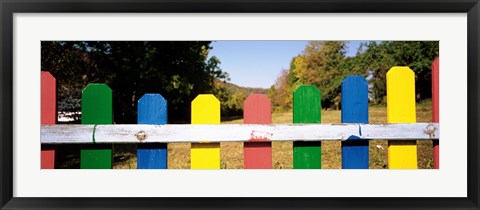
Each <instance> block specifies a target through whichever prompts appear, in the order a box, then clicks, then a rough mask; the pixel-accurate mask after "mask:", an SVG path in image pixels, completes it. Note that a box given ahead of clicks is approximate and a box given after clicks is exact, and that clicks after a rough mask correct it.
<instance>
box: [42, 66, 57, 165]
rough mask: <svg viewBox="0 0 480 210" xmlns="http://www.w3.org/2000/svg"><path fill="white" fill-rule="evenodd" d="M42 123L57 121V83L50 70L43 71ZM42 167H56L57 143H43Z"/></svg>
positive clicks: (54, 122)
mask: <svg viewBox="0 0 480 210" xmlns="http://www.w3.org/2000/svg"><path fill="white" fill-rule="evenodd" d="M41 77H42V78H41V88H40V89H41V124H42V125H53V124H56V123H57V84H56V79H55V77H53V76H52V74H50V72H47V71H42V73H41ZM40 165H41V166H40V168H41V169H54V168H55V145H44V144H42V145H41V164H40Z"/></svg>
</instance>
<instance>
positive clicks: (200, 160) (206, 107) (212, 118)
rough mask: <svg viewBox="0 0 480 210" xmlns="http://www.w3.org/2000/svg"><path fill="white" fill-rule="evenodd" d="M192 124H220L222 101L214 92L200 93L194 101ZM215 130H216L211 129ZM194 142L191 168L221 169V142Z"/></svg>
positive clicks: (191, 152)
mask: <svg viewBox="0 0 480 210" xmlns="http://www.w3.org/2000/svg"><path fill="white" fill-rule="evenodd" d="M191 121H192V124H220V101H218V99H217V98H215V96H214V95H212V94H200V95H198V96H197V97H196V98H195V99H194V100H193V101H192V119H191ZM211 132H215V131H211ZM204 142H205V143H192V144H191V145H192V146H191V149H190V168H191V169H220V143H208V140H207V139H206V140H205V141H204Z"/></svg>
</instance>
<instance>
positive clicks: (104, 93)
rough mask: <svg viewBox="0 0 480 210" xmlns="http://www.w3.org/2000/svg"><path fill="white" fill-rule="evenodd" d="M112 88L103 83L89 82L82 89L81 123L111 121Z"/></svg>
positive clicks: (108, 122) (104, 122)
mask: <svg viewBox="0 0 480 210" xmlns="http://www.w3.org/2000/svg"><path fill="white" fill-rule="evenodd" d="M112 115H113V112H112V89H110V87H108V85H106V84H103V83H90V84H88V85H87V87H85V89H83V91H82V124H111V123H112Z"/></svg>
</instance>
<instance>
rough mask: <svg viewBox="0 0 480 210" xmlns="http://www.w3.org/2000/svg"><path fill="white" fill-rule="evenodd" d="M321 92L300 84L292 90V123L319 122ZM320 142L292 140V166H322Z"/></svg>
mask: <svg viewBox="0 0 480 210" xmlns="http://www.w3.org/2000/svg"><path fill="white" fill-rule="evenodd" d="M321 109H322V104H321V93H320V91H319V90H318V89H317V87H315V86H313V85H304V86H300V87H299V88H297V90H295V92H293V123H320V122H321V118H322V115H321ZM321 146H322V144H321V142H320V141H318V142H302V141H295V142H293V168H294V169H318V168H322V149H321Z"/></svg>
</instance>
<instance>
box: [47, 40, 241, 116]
mask: <svg viewBox="0 0 480 210" xmlns="http://www.w3.org/2000/svg"><path fill="white" fill-rule="evenodd" d="M210 44H211V42H209V41H188V42H187V41H175V42H173V41H100V42H95V41H81V42H76V41H42V43H41V70H42V71H50V72H51V73H52V74H53V75H54V76H55V77H56V78H57V83H58V86H57V87H58V98H57V101H58V110H59V111H62V112H80V111H81V92H82V90H83V88H84V87H85V86H86V85H87V84H89V83H106V84H107V85H108V86H109V87H110V88H111V89H112V90H113V109H114V122H115V123H122V124H123V123H136V122H137V119H136V118H137V115H136V113H137V101H138V99H139V98H140V97H141V96H143V94H145V93H160V94H162V95H163V96H164V97H165V98H166V99H167V101H168V118H169V119H168V120H169V123H190V103H191V101H192V100H193V99H194V98H195V97H196V96H197V95H198V94H204V93H212V94H215V95H216V97H217V98H219V99H225V98H228V99H232V98H235V97H236V98H242V97H243V96H241V95H239V94H237V95H235V93H233V92H231V91H230V90H228V89H227V88H225V87H223V86H224V84H226V81H228V74H227V73H226V72H223V71H222V70H221V69H220V68H219V64H220V61H219V60H218V59H217V58H216V57H211V58H208V53H209V50H210V49H211V47H210ZM238 100H239V99H234V100H233V101H232V100H221V102H222V104H221V105H222V115H223V114H228V113H236V112H238V109H239V107H238V106H236V104H235V103H234V102H235V101H238ZM77 117H80V116H77Z"/></svg>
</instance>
